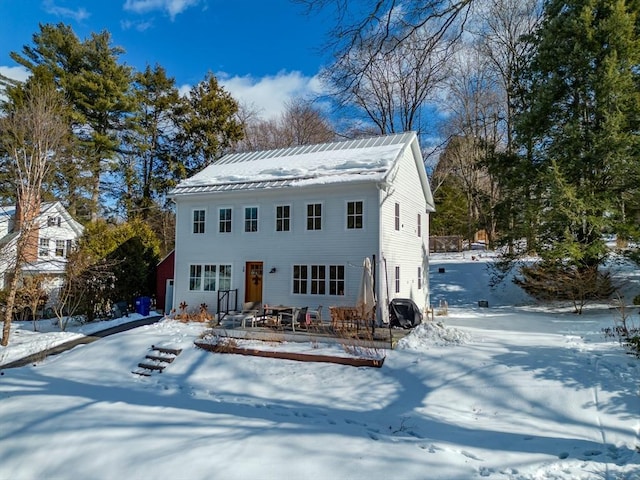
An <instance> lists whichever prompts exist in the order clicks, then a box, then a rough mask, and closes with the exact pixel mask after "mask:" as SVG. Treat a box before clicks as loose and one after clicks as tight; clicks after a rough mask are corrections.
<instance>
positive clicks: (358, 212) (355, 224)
mask: <svg viewBox="0 0 640 480" xmlns="http://www.w3.org/2000/svg"><path fill="white" fill-rule="evenodd" d="M363 219H364V204H363V202H361V201H357V202H347V228H348V229H350V230H352V229H359V228H362V226H363Z"/></svg>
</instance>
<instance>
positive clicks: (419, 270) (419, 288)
mask: <svg viewBox="0 0 640 480" xmlns="http://www.w3.org/2000/svg"><path fill="white" fill-rule="evenodd" d="M421 289H422V267H418V290H421Z"/></svg>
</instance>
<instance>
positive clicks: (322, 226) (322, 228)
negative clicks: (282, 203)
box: [304, 201, 326, 232]
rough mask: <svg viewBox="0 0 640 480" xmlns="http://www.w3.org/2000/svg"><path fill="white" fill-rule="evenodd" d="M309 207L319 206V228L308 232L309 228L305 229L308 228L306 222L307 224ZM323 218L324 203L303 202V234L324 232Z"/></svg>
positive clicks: (324, 215)
mask: <svg viewBox="0 0 640 480" xmlns="http://www.w3.org/2000/svg"><path fill="white" fill-rule="evenodd" d="M309 205H320V228H319V229H313V230H310V229H309V228H307V227H308V222H309V213H308V212H309ZM314 218H315V217H314ZM325 218H326V211H325V208H324V202H323V201H318V202H313V201H309V202H305V204H304V231H305V232H322V231H323V230H324V228H325Z"/></svg>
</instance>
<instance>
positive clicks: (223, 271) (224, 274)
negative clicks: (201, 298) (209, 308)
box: [218, 265, 231, 290]
mask: <svg viewBox="0 0 640 480" xmlns="http://www.w3.org/2000/svg"><path fill="white" fill-rule="evenodd" d="M218 285H219V286H220V290H230V289H231V265H220V268H219V276H218Z"/></svg>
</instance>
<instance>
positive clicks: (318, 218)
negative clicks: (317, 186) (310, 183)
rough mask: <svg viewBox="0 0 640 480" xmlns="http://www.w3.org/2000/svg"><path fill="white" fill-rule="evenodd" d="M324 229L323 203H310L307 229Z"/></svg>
mask: <svg viewBox="0 0 640 480" xmlns="http://www.w3.org/2000/svg"><path fill="white" fill-rule="evenodd" d="M321 229H322V204H321V203H310V204H308V205H307V230H321Z"/></svg>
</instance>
